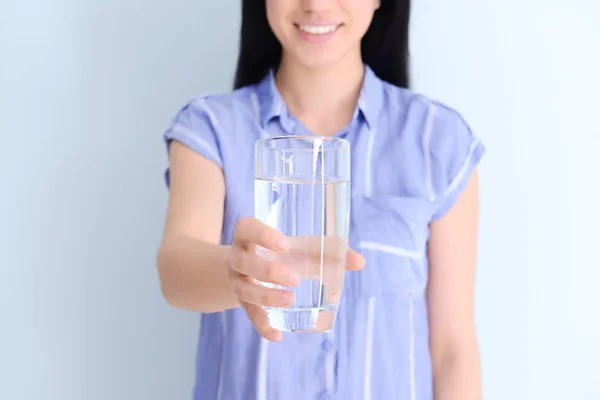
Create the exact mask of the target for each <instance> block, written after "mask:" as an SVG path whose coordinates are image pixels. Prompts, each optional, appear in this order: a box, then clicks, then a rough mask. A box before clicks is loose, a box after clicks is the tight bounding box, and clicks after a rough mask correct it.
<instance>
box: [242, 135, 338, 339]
mask: <svg viewBox="0 0 600 400" xmlns="http://www.w3.org/2000/svg"><path fill="white" fill-rule="evenodd" d="M254 188H255V189H254V207H255V216H256V218H258V219H260V220H261V221H262V222H263V223H265V224H267V225H269V226H271V227H273V228H275V229H277V230H279V231H280V232H281V233H283V234H284V235H286V236H287V237H288V240H289V243H290V249H289V250H288V251H285V252H282V253H276V252H271V251H268V250H266V249H264V248H258V249H257V254H258V255H259V256H261V257H263V258H265V259H269V260H273V261H277V262H280V263H282V264H283V265H285V266H286V267H288V268H292V269H293V270H294V271H295V272H296V273H298V274H299V276H300V278H301V282H300V284H299V285H298V286H296V287H294V288H288V287H283V286H277V285H273V284H269V283H262V284H263V285H265V286H268V287H277V288H281V289H286V290H290V291H291V292H292V293H293V294H294V296H295V298H294V300H295V302H294V304H293V305H292V306H291V307H287V308H278V307H265V310H266V312H267V316H268V319H269V324H270V325H271V326H272V327H273V328H275V329H278V330H280V331H286V332H294V331H301V332H328V331H330V330H331V328H332V326H333V323H334V321H335V318H336V315H337V310H338V305H339V303H340V298H341V294H342V289H343V286H344V275H345V266H346V254H347V249H348V225H349V215H350V144H349V142H348V141H346V140H343V139H338V138H329V137H318V136H309V137H300V136H284V137H274V138H266V139H259V140H258V141H257V142H256V145H255V181H254Z"/></svg>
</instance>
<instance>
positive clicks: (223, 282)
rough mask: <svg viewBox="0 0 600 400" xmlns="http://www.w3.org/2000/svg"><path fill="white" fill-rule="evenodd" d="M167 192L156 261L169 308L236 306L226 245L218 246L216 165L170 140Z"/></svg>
mask: <svg viewBox="0 0 600 400" xmlns="http://www.w3.org/2000/svg"><path fill="white" fill-rule="evenodd" d="M169 158H170V191H169V206H168V210H167V219H166V223H165V232H164V237H163V241H162V244H161V246H160V249H159V251H158V257H157V265H158V271H159V275H160V282H161V287H162V292H163V295H164V297H165V299H166V300H167V301H168V302H169V304H171V305H172V306H174V307H178V308H183V309H186V310H191V311H197V312H203V313H209V312H216V311H222V310H225V309H229V308H234V307H238V306H239V302H238V300H237V297H236V296H235V295H234V294H233V292H232V290H231V289H230V288H229V285H228V270H229V268H228V264H227V263H228V259H229V251H230V247H229V246H220V245H219V244H218V243H219V242H220V238H221V230H222V224H223V205H224V199H225V179H224V177H223V173H222V171H221V169H220V168H219V166H218V165H216V164H215V163H213V162H211V161H209V160H207V159H206V158H204V157H202V156H201V155H199V154H198V153H196V152H194V151H193V150H191V149H190V148H188V147H186V146H184V145H183V144H181V143H179V142H177V141H175V140H173V141H172V142H171V145H170V150H169Z"/></svg>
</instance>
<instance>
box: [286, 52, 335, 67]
mask: <svg viewBox="0 0 600 400" xmlns="http://www.w3.org/2000/svg"><path fill="white" fill-rule="evenodd" d="M291 58H293V60H294V62H296V63H298V64H300V65H302V66H304V67H306V68H310V69H318V68H326V67H329V66H332V65H335V64H338V63H339V62H340V61H341V59H342V58H343V57H342V55H341V54H337V52H333V51H331V49H322V50H316V49H313V50H311V51H301V52H297V53H296V54H294V55H293V57H291Z"/></svg>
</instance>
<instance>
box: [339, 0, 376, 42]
mask: <svg viewBox="0 0 600 400" xmlns="http://www.w3.org/2000/svg"><path fill="white" fill-rule="evenodd" d="M344 3H345V6H346V10H347V12H348V14H350V16H351V19H352V31H353V33H354V34H355V35H358V36H362V35H364V34H365V33H366V32H367V30H368V29H369V26H370V25H371V21H372V19H373V14H374V12H375V10H377V8H379V1H378V0H344Z"/></svg>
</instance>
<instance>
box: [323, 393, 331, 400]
mask: <svg viewBox="0 0 600 400" xmlns="http://www.w3.org/2000/svg"><path fill="white" fill-rule="evenodd" d="M331 399H332V397H331V394H330V393H327V392H323V393H321V400H331Z"/></svg>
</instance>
